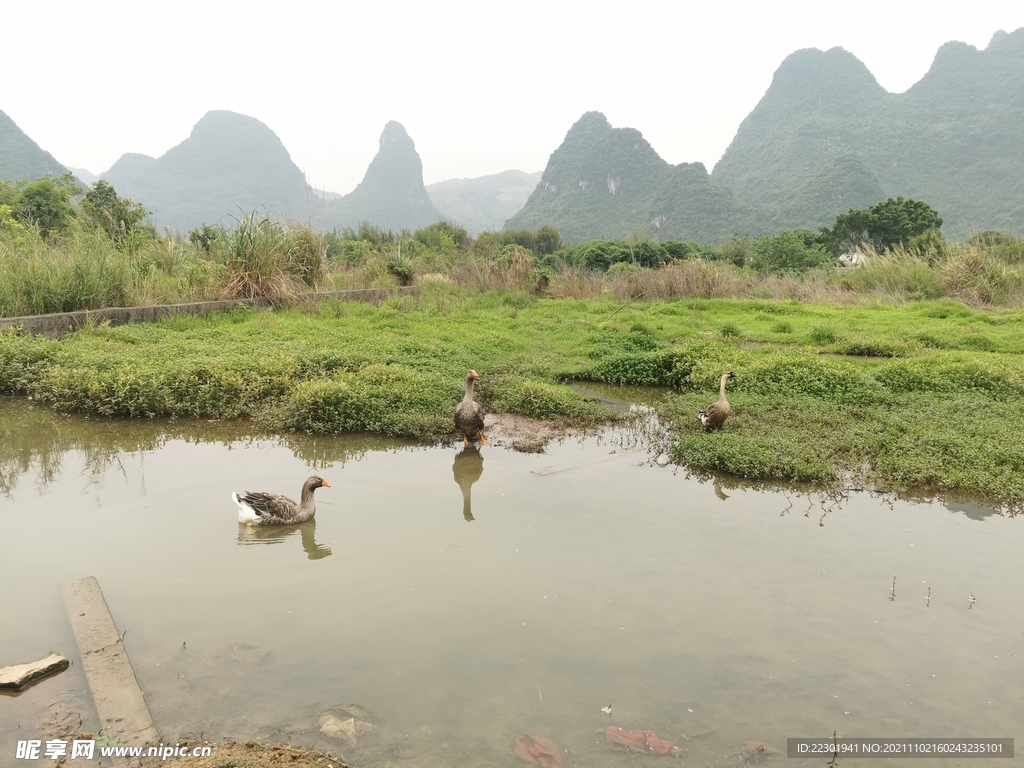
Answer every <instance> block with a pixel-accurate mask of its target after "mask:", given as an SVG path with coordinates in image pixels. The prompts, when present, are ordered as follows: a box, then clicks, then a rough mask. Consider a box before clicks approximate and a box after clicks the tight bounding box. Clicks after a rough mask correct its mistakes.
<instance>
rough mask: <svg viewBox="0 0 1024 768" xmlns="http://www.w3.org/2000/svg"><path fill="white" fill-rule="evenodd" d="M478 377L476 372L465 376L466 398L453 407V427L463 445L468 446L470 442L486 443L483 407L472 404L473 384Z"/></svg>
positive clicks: (478, 404)
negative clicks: (460, 436)
mask: <svg viewBox="0 0 1024 768" xmlns="http://www.w3.org/2000/svg"><path fill="white" fill-rule="evenodd" d="M478 378H480V376H479V375H478V374H477V372H476V371H470V372H469V373H467V374H466V396H465V397H463V398H462V402H461V403H459V404H458V405H457V406H455V426H456V428H457V429H458V430H459V432H461V433H462V440H463V444H464V445H469V441H470V440H479V441H480V442H481V443H486V442H487V439H486V438H485V437H484V432H483V429H484V407H483V406H482V405H480V403H475V402H473V382H474V381H476V380H477V379H478Z"/></svg>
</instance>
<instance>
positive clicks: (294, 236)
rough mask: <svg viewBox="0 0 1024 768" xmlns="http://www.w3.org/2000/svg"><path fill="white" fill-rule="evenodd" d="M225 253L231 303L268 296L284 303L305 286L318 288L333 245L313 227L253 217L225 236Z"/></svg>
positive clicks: (225, 293) (221, 244)
mask: <svg viewBox="0 0 1024 768" xmlns="http://www.w3.org/2000/svg"><path fill="white" fill-rule="evenodd" d="M216 243H217V245H216V246H215V248H214V253H215V254H216V253H218V252H222V253H223V257H224V264H225V266H226V267H227V269H228V279H227V283H226V284H225V286H224V289H223V290H222V292H221V296H222V297H223V298H225V299H255V298H267V299H270V300H271V301H273V302H275V303H282V302H286V301H289V300H291V299H292V298H294V296H295V294H296V293H297V292H298V291H299V290H300V289H301V288H302V287H316V286H318V285H319V284H320V283H321V282H322V281H323V279H324V276H325V274H326V271H327V242H326V240H325V238H324V237H323V235H321V234H319V233H317V232H314V231H313V230H312V229H311V228H309V227H301V226H292V227H285V226H284V225H282V224H281V223H280V222H277V221H275V220H273V219H271V218H270V217H269V216H262V217H259V218H257V215H256V214H255V213H250V214H248V215H246V216H245V217H243V218H242V220H241V221H239V222H238V226H237V227H236V228H235V229H234V230H233V231H231V232H229V233H227V234H226V235H225V236H224V237H221V238H218V239H217V241H216Z"/></svg>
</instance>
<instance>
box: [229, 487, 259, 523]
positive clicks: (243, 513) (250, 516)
mask: <svg viewBox="0 0 1024 768" xmlns="http://www.w3.org/2000/svg"><path fill="white" fill-rule="evenodd" d="M231 500H232V501H234V502H235V504H237V505H238V522H240V523H255V522H258V521H259V519H260V516H259V515H258V514H257V513H256V510H255V509H253V508H252V507H251V506H250V505H249V504H247V503H246V502H245V501H244V500H243V499H242V497H241V496H239V495H238V491H232V492H231Z"/></svg>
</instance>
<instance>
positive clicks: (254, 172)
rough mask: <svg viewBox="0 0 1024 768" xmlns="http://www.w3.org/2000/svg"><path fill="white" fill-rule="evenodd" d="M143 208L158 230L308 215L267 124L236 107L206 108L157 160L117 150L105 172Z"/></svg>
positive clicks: (299, 179)
mask: <svg viewBox="0 0 1024 768" xmlns="http://www.w3.org/2000/svg"><path fill="white" fill-rule="evenodd" d="M103 177H104V178H106V179H107V180H108V181H110V183H111V184H113V185H114V188H115V189H117V190H118V192H119V193H121V194H124V195H126V196H129V197H131V198H132V199H134V200H135V201H136V202H138V203H141V204H142V205H144V206H145V207H146V208H147V209H149V211H150V212H151V213H152V216H153V223H154V224H156V226H157V227H158V228H160V229H162V228H164V227H177V228H179V229H182V230H187V229H191V228H194V227H197V226H199V225H200V224H216V223H217V222H219V221H225V222H227V223H229V224H230V223H232V222H233V221H234V220H236V219H238V218H240V217H241V216H242V215H244V214H246V213H249V212H251V211H260V212H263V211H266V212H267V213H269V214H271V215H276V216H284V217H292V218H301V219H305V218H307V216H308V211H309V207H310V195H309V191H308V187H307V185H306V180H305V177H304V176H303V174H302V171H300V170H299V168H298V166H296V165H295V163H293V162H292V159H291V156H290V155H289V154H288V150H286V149H285V148H284V145H283V144H282V143H281V140H280V139H279V138H278V137H277V135H276V134H275V133H274V132H273V131H272V130H270V128H268V127H267V126H266V125H264V124H263V123H261V122H260V121H259V120H256V119H255V118H252V117H247V116H245V115H240V114H237V113H235V112H227V111H220V110H217V111H213V112H207V113H206V114H205V115H204V116H203V117H202V119H201V120H200V121H199V122H198V123H196V124H195V127H193V129H192V133H191V134H190V135H189V137H188V138H187V139H185V141H183V142H181V144H178V145H177V146H176V147H172V148H171V149H169V150H168V151H167V152H165V153H164V154H163V155H162V156H161V157H159V158H157V159H155V160H154V159H153V158H150V157H147V156H146V155H138V154H128V155H123V156H122V157H121V158H120V159H119V160H118V161H117V162H116V163H114V165H113V166H112V167H111V168H110V170H108V171H107V172H106V173H104V174H103Z"/></svg>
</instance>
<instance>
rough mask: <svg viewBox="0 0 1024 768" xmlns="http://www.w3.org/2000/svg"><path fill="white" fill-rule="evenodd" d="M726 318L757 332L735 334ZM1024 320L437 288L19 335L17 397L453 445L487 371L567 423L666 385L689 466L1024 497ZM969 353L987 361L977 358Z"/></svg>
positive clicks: (10, 368)
mask: <svg viewBox="0 0 1024 768" xmlns="http://www.w3.org/2000/svg"><path fill="white" fill-rule="evenodd" d="M783 322H784V323H785V326H784V328H782V329H780V327H779V325H780V323H783ZM728 323H732V324H734V325H735V326H737V327H739V328H742V329H743V332H742V334H741V335H735V334H732V335H726V334H722V332H721V329H722V328H723V326H725V325H726V324H728ZM1022 326H1024V313H1022V312H1020V311H1014V310H998V311H989V312H980V311H977V310H974V309H971V308H969V307H965V306H963V305H958V304H956V303H955V302H948V301H942V302H923V303H919V304H911V305H907V306H905V307H896V306H892V305H885V304H878V305H855V306H835V305H822V304H797V303H793V302H767V301H734V300H725V299H691V300H686V301H676V302H627V303H625V304H623V303H619V302H617V301H615V300H613V299H611V298H606V299H602V300H586V299H560V300H552V299H538V298H536V297H534V296H530V295H529V294H525V293H523V292H520V291H509V292H496V291H491V292H482V293H481V292H476V291H472V290H469V289H465V288H459V287H457V286H453V285H450V284H438V285H430V286H424V290H423V291H422V293H421V294H420V295H419V296H401V297H392V298H391V299H389V300H388V301H387V302H385V304H383V305H382V306H379V307H378V306H372V305H368V304H359V303H346V302H330V303H325V304H323V305H321V306H320V307H318V308H311V309H308V310H305V311H301V310H296V309H292V310H279V311H273V312H270V311H267V312H263V311H247V310H239V311H236V312H233V313H230V314H226V315H220V316H213V317H209V318H205V319H197V318H191V317H181V318H176V319H173V320H169V321H167V322H164V323H157V324H151V325H136V326H124V327H120V328H107V327H96V328H90V329H85V330H83V331H80V332H78V333H76V334H73V335H71V336H68V337H65V338H64V339H62V340H60V341H48V340H45V339H40V338H27V337H24V336H20V335H17V334H15V333H5V334H2V335H0V391H4V392H12V393H24V394H27V395H31V396H32V397H33V398H34V399H35V400H36V401H37V402H41V403H45V404H48V405H50V406H52V407H54V408H56V409H59V410H64V411H71V410H75V411H81V412H85V413H94V414H99V415H106V416H128V417H140V416H147V417H152V416H156V417H161V416H185V417H203V418H234V417H250V418H254V419H256V420H257V421H258V422H259V423H261V424H263V425H265V426H268V427H272V428H274V429H276V430H279V431H289V430H295V431H301V432H311V433H333V432H341V431H357V430H367V431H371V432H376V433H381V434H386V435H394V436H409V437H417V438H428V439H435V438H437V437H439V436H443V435H445V434H450V433H451V432H452V422H451V414H452V410H453V409H454V407H455V404H456V403H457V402H458V400H459V399H460V398H461V396H462V391H463V386H464V385H463V382H464V379H465V374H466V371H467V370H469V369H470V368H475V369H476V370H477V371H478V372H479V373H480V376H481V378H480V380H479V382H478V387H477V397H478V399H479V400H481V401H482V402H485V403H487V404H489V405H490V406H491V407H492V408H493V409H494V410H496V411H499V412H508V413H515V414H520V415H524V416H530V417H533V418H540V419H549V420H555V421H559V422H561V423H563V424H577V425H587V424H595V423H598V422H600V421H602V420H605V419H608V418H611V417H612V416H611V413H610V411H609V410H607V409H606V408H604V407H602V406H601V405H599V404H598V403H597V402H595V401H594V400H591V399H588V398H586V397H584V396H583V395H581V394H579V393H577V392H575V391H573V390H572V389H570V388H569V387H568V386H566V383H567V382H569V381H572V380H586V381H595V382H606V383H610V384H628V385H642V386H648V385H653V386H662V387H666V388H669V389H668V390H667V391H668V392H670V393H671V394H670V395H669V396H668V397H667V398H666V399H665V400H664V402H663V403H662V404H661V405H660V406H659V410H660V413H661V416H662V418H663V419H664V420H665V421H666V422H667V423H668V424H669V425H670V427H671V428H672V430H673V432H674V435H675V438H674V440H675V448H674V454H675V457H676V459H677V460H679V461H682V462H685V463H687V464H688V465H689V466H690V467H692V468H694V469H699V470H717V471H725V472H731V473H734V474H736V475H740V476H744V477H747V478H751V479H757V480H765V481H770V480H797V481H812V482H820V483H833V484H834V483H837V482H840V481H841V480H843V479H849V478H851V477H853V478H865V477H866V478H867V479H868V480H870V481H871V482H874V483H875V484H877V485H879V486H883V487H896V488H914V487H918V486H920V487H924V488H935V489H948V490H953V489H959V490H964V491H970V492H976V493H984V494H988V495H991V496H994V497H998V498H1002V499H1010V500H1015V501H1017V502H1020V501H1024V488H1022V486H1021V480H1020V478H1021V477H1024V473H1022V472H1021V470H1022V469H1024V465H1022V461H1024V458H1022V457H1024V436H1022V430H1020V429H1019V428H1018V427H1019V425H1020V424H1022V423H1024V361H1022V359H1021V352H1022V351H1024V349H1022V344H1024V341H1022V334H1021V330H1022ZM821 328H827V329H842V332H841V333H839V332H838V331H837V332H836V333H834V334H833V333H816V332H815V329H821ZM968 337H970V338H974V337H984V338H986V339H988V341H989V344H990V346H989V348H988V349H985V350H983V349H978V348H975V349H969V348H964V347H963V346H962V344H961V340H962V339H963V338H968ZM816 338H817V340H815V339H816ZM925 339H927V342H926V341H925ZM729 370H731V371H734V372H735V373H736V378H735V379H734V380H733V381H731V382H730V383H729V385H728V396H729V399H730V401H731V402H732V405H733V413H732V415H731V416H730V417H729V420H728V421H727V422H726V424H725V427H724V429H723V430H721V431H718V432H713V433H707V432H704V430H703V429H702V428H701V426H700V423H699V421H698V420H697V416H696V414H697V413H698V411H700V410H702V409H703V408H704V407H706V406H707V405H708V404H709V403H710V402H711V401H713V400H714V399H715V397H717V392H718V386H719V379H720V377H721V376H722V374H723V373H724V372H725V371H729Z"/></svg>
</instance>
